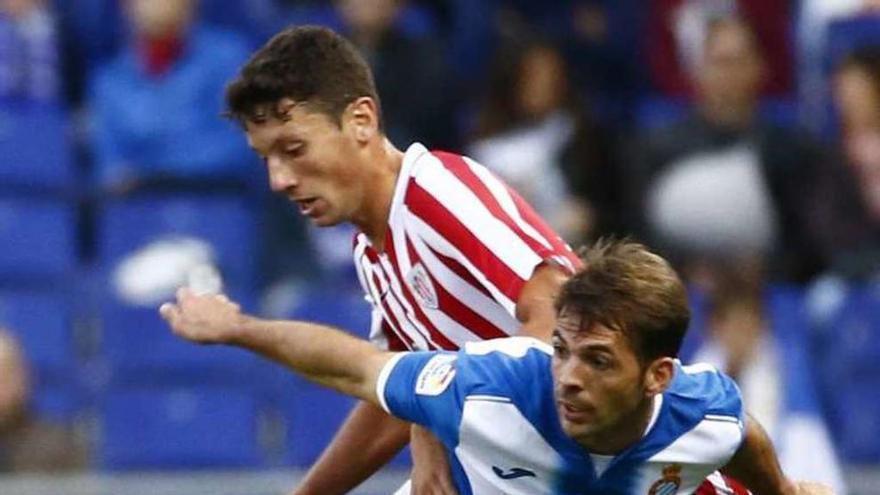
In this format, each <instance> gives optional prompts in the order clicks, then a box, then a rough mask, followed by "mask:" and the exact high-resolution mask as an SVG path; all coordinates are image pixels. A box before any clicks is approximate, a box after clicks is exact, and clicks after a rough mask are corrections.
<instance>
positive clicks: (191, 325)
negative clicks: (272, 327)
mask: <svg viewBox="0 0 880 495" xmlns="http://www.w3.org/2000/svg"><path fill="white" fill-rule="evenodd" d="M159 314H161V315H162V318H164V319H165V321H167V322H168V324H169V325H170V326H171V329H172V330H173V331H174V333H175V334H176V335H177V336H179V337H183V338H184V339H186V340H189V341H192V342H197V343H200V344H224V343H230V342H231V341H233V340H234V339H235V335H236V333H237V332H238V330H239V329H240V328H241V326H242V323H243V320H244V318H245V317H244V316H243V315H242V314H241V307H240V306H239V305H238V304H236V303H234V302H232V301H230V300H229V298H228V297H226V296H225V295H223V294H210V295H197V294H194V293H193V292H192V290H190V289H188V288H180V289H177V303H176V304H175V303H165V304H163V305H162V306H161V307H160V308H159Z"/></svg>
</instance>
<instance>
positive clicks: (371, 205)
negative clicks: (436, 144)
mask: <svg viewBox="0 0 880 495" xmlns="http://www.w3.org/2000/svg"><path fill="white" fill-rule="evenodd" d="M368 160H370V161H371V162H372V163H373V164H374V166H371V170H373V173H372V174H370V175H369V176H368V178H367V181H368V185H367V188H366V190H365V192H366V193H365V195H364V205H363V207H362V208H361V214H360V215H358V216H357V217H356V218H354V219H352V223H353V224H354V225H355V226H357V227H358V229H360V231H361V232H363V233H364V234H366V236H367V237H368V238H369V239H370V243H371V244H372V245H373V247H374V248H375V249H377V250H379V251H382V250H384V248H385V233H386V231H387V230H388V217H389V215H390V214H391V202H392V200H393V199H394V189H395V188H396V187H397V177H398V176H399V175H400V169H401V167H402V165H403V152H402V151H400V150H399V149H397V148H396V147H394V145H393V144H391V142H390V141H388V139H383V142H382V145H380V146H379V147H377V149H376V150H375V151H373V152H372V153H371V154H370V156H369V158H368Z"/></svg>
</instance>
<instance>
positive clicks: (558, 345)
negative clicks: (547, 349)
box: [551, 339, 568, 357]
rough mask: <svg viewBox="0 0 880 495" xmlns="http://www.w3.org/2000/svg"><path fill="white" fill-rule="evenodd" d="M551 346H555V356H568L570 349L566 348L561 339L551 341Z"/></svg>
mask: <svg viewBox="0 0 880 495" xmlns="http://www.w3.org/2000/svg"><path fill="white" fill-rule="evenodd" d="M551 344H552V345H553V354H555V355H556V356H557V357H564V356H567V355H568V349H567V348H566V347H565V344H563V343H562V342H561V341H560V340H559V339H553V340H552V341H551Z"/></svg>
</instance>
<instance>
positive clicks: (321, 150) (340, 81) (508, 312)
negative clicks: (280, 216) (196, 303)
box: [226, 26, 579, 495]
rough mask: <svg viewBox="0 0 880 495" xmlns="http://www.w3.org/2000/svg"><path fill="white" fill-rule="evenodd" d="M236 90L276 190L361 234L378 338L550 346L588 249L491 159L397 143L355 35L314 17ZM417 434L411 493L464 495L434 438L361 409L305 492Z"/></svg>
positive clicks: (407, 343) (388, 453)
mask: <svg viewBox="0 0 880 495" xmlns="http://www.w3.org/2000/svg"><path fill="white" fill-rule="evenodd" d="M226 98H227V106H228V108H229V114H230V115H231V116H232V117H233V118H235V119H236V120H237V121H238V122H239V123H240V124H241V125H242V127H243V128H244V130H245V132H246V134H247V138H248V142H249V144H250V145H251V147H252V148H253V149H254V150H255V151H256V152H257V154H259V155H260V156H261V157H262V158H263V160H264V163H265V166H266V168H267V170H268V174H269V182H270V185H271V187H272V189H273V191H275V192H276V193H278V194H281V195H284V196H286V197H288V198H289V199H290V200H291V201H293V202H295V203H296V204H298V205H299V208H300V211H301V213H302V214H303V215H304V216H306V217H309V218H310V219H311V220H312V221H313V222H314V223H315V224H316V225H318V226H329V225H335V224H338V223H342V222H348V223H351V224H353V225H355V226H356V227H357V228H358V229H359V231H360V233H359V234H358V235H357V237H356V238H355V240H354V254H355V262H356V264H357V267H358V272H359V276H360V279H361V282H362V284H363V287H364V289H365V292H366V294H367V297H368V298H369V299H370V301H371V302H372V303H373V305H374V308H375V318H374V325H373V327H374V328H373V333H372V337H373V340H374V341H376V342H377V343H380V344H381V345H383V346H385V347H387V348H389V349H391V350H403V349H415V350H418V349H425V350H428V349H457V348H458V347H460V346H462V345H463V344H464V343H465V342H468V341H474V340H483V339H491V338H496V337H504V336H508V335H512V334H528V335H532V336H536V337H538V338H543V339H545V340H548V339H549V336H550V333H551V331H552V330H553V327H554V322H555V310H554V308H553V300H554V298H555V296H556V293H557V291H558V289H559V287H560V286H561V285H562V284H563V282H564V281H565V279H566V278H567V277H568V275H570V274H571V273H572V272H573V271H574V269H575V268H576V265H577V264H578V263H579V262H578V259H577V257H576V256H574V254H573V253H572V252H571V250H570V249H569V248H568V246H567V245H566V244H565V243H564V242H563V241H562V240H561V239H559V237H558V236H557V235H556V234H555V233H553V232H552V231H551V230H550V229H549V228H548V227H547V225H546V224H545V223H544V222H543V221H542V220H541V219H540V218H539V217H538V216H537V215H536V214H535V212H534V211H533V210H532V208H531V207H529V206H528V205H527V204H526V203H525V202H524V201H523V200H522V199H521V198H520V197H519V195H518V194H516V193H515V192H514V191H512V190H510V189H509V188H508V187H506V186H505V185H504V184H503V183H502V182H501V181H500V180H498V179H497V178H496V177H495V176H493V175H492V174H491V173H490V172H489V171H488V170H486V169H485V168H484V167H482V166H480V165H478V164H476V163H474V162H472V161H470V160H469V159H467V158H464V157H462V156H459V155H454V154H450V153H439V152H434V153H432V152H429V151H428V150H427V149H425V148H424V147H423V146H421V145H419V144H414V145H412V146H410V147H409V148H408V149H407V151H406V153H404V152H401V151H400V150H398V149H397V148H396V147H395V146H394V145H393V144H392V143H391V142H390V141H389V140H388V139H387V138H386V137H385V135H384V132H383V130H382V123H381V111H380V108H379V98H378V95H377V94H376V89H375V86H374V83H373V79H372V75H371V73H370V70H369V67H368V66H367V64H366V62H365V61H364V59H363V57H361V56H360V55H359V54H358V53H357V51H356V49H355V48H354V47H353V46H352V45H351V44H350V43H348V42H347V41H346V40H345V39H344V38H342V37H341V36H339V35H337V34H335V33H333V32H332V31H330V30H328V29H324V28H317V27H308V26H307V27H300V28H292V29H288V30H286V31H284V32H282V33H280V34H279V35H277V36H276V37H274V38H273V39H272V40H270V41H269V42H268V43H267V44H266V45H265V46H264V47H263V48H261V49H260V50H259V51H257V52H256V53H255V54H254V55H253V56H252V58H251V59H250V60H249V61H248V63H247V64H246V65H245V66H244V67H243V68H242V70H241V72H240V74H239V76H238V78H236V79H235V80H234V81H233V82H232V83H231V84H230V85H229V87H228V89H227V95H226ZM535 180H540V177H536V178H535ZM279 352H281V350H279ZM410 439H411V446H412V454H413V462H414V469H413V492H415V493H416V494H428V493H431V494H453V493H455V491H454V488H453V485H452V482H451V479H450V475H449V469H448V464H447V456H446V453H445V451H444V450H443V448H442V446H441V444H440V443H439V441H437V440H436V439H434V438H433V437H432V436H430V434H429V433H427V430H422V429H420V428H417V427H413V428H412V432H410V425H408V424H407V423H404V422H401V421H399V420H396V419H393V418H391V417H390V416H388V415H386V414H385V413H384V412H383V411H382V410H380V409H379V408H377V407H374V406H371V405H369V404H366V403H363V404H360V405H358V406H357V407H356V408H355V410H354V411H353V412H352V414H351V415H350V417H349V419H348V420H347V421H346V423H345V424H344V425H343V426H342V428H341V429H340V431H339V432H338V433H337V435H336V438H335V439H334V440H333V443H332V444H331V446H330V447H328V449H327V450H326V451H325V453H324V455H322V457H321V459H320V460H319V461H318V463H317V464H316V465H315V466H313V468H312V469H311V470H310V472H309V474H308V475H307V476H306V480H305V481H304V483H303V484H302V486H300V487H299V488H298V490H297V491H296V492H295V493H297V494H298V495H304V494H321V495H328V494H329V495H332V494H337V493H345V492H347V491H348V490H350V489H352V488H354V487H355V486H356V485H357V484H359V483H360V482H361V481H363V480H364V479H366V478H367V477H368V476H369V475H371V474H372V473H373V472H375V471H376V470H377V469H379V468H380V467H381V466H382V465H383V464H384V463H385V462H387V460H389V459H390V458H391V457H392V456H393V455H394V454H395V453H396V452H398V451H399V450H400V449H401V448H402V447H403V445H405V444H406V442H407V441H408V440H410Z"/></svg>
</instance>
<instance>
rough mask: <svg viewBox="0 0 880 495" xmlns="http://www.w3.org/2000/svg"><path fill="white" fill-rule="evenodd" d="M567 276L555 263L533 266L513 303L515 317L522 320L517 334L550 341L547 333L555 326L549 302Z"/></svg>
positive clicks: (553, 308) (551, 301)
mask: <svg viewBox="0 0 880 495" xmlns="http://www.w3.org/2000/svg"><path fill="white" fill-rule="evenodd" d="M567 279H568V275H567V274H566V273H565V272H564V271H563V270H562V268H560V267H558V266H555V265H543V266H540V267H538V268H536V269H535V273H533V274H532V278H530V279H529V281H528V282H526V285H525V286H524V287H523V289H522V291H520V294H519V298H518V300H517V303H516V317H517V319H518V320H519V321H521V322H522V327H520V330H519V335H525V336H529V337H535V338H537V339H540V340H543V341H545V342H549V341H550V334H551V333H552V332H553V327H554V326H555V325H556V308H555V307H554V305H553V302H554V300H555V298H556V295H557V294H558V293H559V289H560V288H561V287H562V285H563V284H564V283H565V281H566V280H567Z"/></svg>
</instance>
